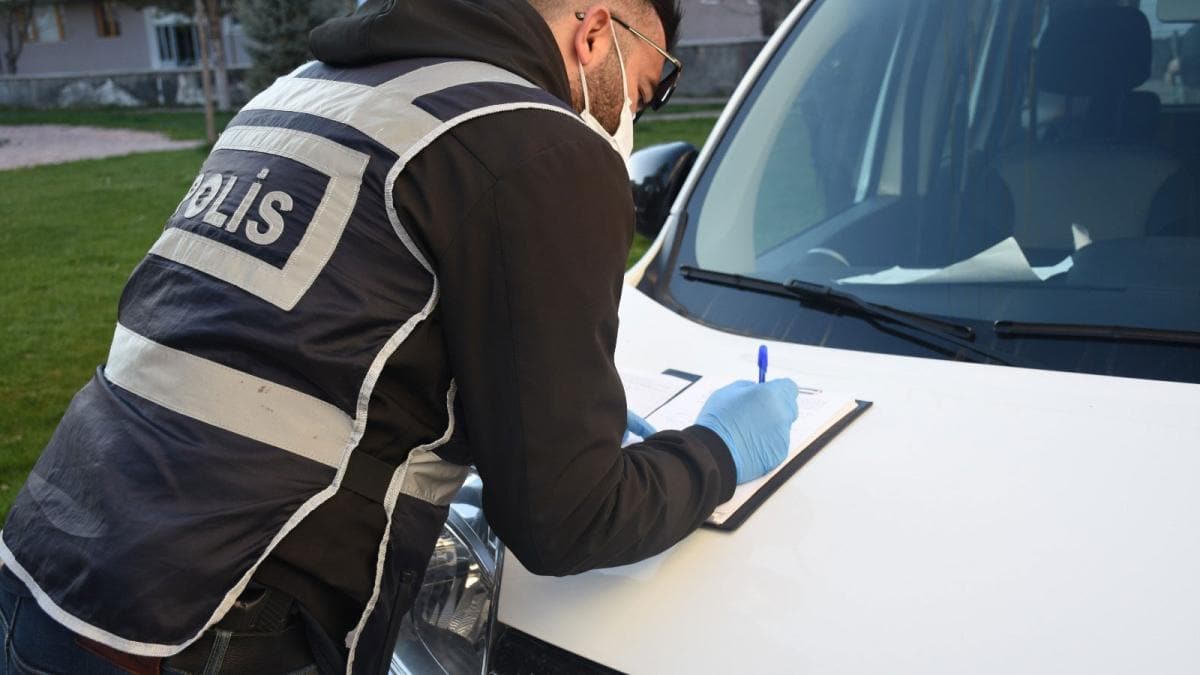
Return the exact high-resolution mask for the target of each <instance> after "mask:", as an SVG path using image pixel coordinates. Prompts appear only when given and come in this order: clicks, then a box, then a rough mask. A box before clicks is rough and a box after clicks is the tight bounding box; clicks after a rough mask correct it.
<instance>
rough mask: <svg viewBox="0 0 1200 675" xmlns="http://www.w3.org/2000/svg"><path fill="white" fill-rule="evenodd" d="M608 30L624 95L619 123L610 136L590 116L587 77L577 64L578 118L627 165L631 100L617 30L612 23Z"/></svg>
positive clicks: (631, 147)
mask: <svg viewBox="0 0 1200 675" xmlns="http://www.w3.org/2000/svg"><path fill="white" fill-rule="evenodd" d="M609 28H612V31H613V44H614V45H615V46H616V48H617V63H618V64H619V65H620V66H621V93H622V94H624V97H623V98H624V103H623V104H622V105H621V122H620V124H618V125H617V133H616V134H614V135H610V134H609V133H608V129H605V128H604V125H603V124H601V123H600V120H598V119H596V117H595V116H594V115H592V111H591V101H590V100H589V98H588V86H587V75H585V74H584V72H583V64H582V63H580V64H579V81H580V83H581V84H582V85H583V112H581V113H579V116H580V117H582V118H583V121H584V122H586V123H587V125H588V126H589V127H591V128H592V129H593V130H595V131H596V133H598V134H600V135H601V136H603V137H604V138H605V139H607V140H608V142H609V143H611V144H612V146H613V150H616V151H617V153H618V154H620V155H621V159H623V160H625V163H626V164H629V156H630V155H632V154H633V99H631V98H629V88H628V86H627V85H626V80H625V59H623V58H622V57H621V44H620V42H619V41H618V40H617V29H616V27H615V26H614V25H613V22H609Z"/></svg>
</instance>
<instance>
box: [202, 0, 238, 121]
mask: <svg viewBox="0 0 1200 675" xmlns="http://www.w3.org/2000/svg"><path fill="white" fill-rule="evenodd" d="M206 2H207V4H208V42H209V44H210V45H211V46H212V51H211V52H209V53H210V54H212V67H213V79H214V81H215V82H216V88H217V109H218V110H220V111H222V112H224V111H227V110H229V109H230V108H232V107H233V104H232V102H231V101H230V99H229V68H228V65H227V64H226V61H225V31H224V28H223V27H222V23H221V7H220V5H221V3H220V2H219V0H206Z"/></svg>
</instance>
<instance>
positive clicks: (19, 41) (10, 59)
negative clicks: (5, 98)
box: [0, 0, 35, 75]
mask: <svg viewBox="0 0 1200 675" xmlns="http://www.w3.org/2000/svg"><path fill="white" fill-rule="evenodd" d="M34 2H35V0H0V22H3V24H4V72H5V73H7V74H9V75H16V74H17V62H18V61H20V60H21V50H22V49H24V48H25V39H26V38H27V37H28V36H29V29H30V27H31V26H32V25H33V4H34Z"/></svg>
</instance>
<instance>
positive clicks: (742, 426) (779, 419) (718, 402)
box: [696, 379, 800, 485]
mask: <svg viewBox="0 0 1200 675" xmlns="http://www.w3.org/2000/svg"><path fill="white" fill-rule="evenodd" d="M799 394H800V390H799V388H797V387H796V383H795V382H792V381H791V380H788V379H782V380H772V381H770V382H767V383H765V384H755V383H753V382H748V381H745V380H742V381H739V382H734V383H733V384H731V385H729V386H727V387H723V388H721V389H718V390H717V391H716V392H714V393H713V395H712V396H710V397H709V399H708V401H707V402H706V403H705V404H704V407H703V408H702V409H701V410H700V416H699V417H698V418H696V424H698V425H700V426H703V427H708V428H709V429H712V430H713V432H715V433H716V434H717V435H718V436H720V437H721V440H723V441H725V445H727V446H729V451H730V452H731V453H732V454H733V464H734V466H735V467H737V482H738V485H741V484H742V483H745V482H747V481H751V480H754V479H755V478H758V477H760V476H763V475H765V474H766V473H767V472H769V471H770V470H771V469H774V468H775V467H776V466H779V463H780V462H782V461H783V458H784V457H787V453H788V445H789V439H790V432H791V428H792V423H793V422H795V421H796V418H797V417H799V416H800V411H799V408H798V407H797V405H796V397H797V396H798V395H799Z"/></svg>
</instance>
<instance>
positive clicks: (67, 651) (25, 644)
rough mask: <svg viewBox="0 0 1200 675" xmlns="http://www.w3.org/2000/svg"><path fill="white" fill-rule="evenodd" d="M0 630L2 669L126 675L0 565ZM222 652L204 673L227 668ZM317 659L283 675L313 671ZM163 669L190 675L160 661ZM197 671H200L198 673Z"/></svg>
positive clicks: (41, 674)
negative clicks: (54, 616)
mask: <svg viewBox="0 0 1200 675" xmlns="http://www.w3.org/2000/svg"><path fill="white" fill-rule="evenodd" d="M0 635H3V640H4V653H3V655H2V658H0V675H129V671H127V670H125V669H124V668H121V667H119V666H117V665H115V664H113V663H112V662H110V661H108V660H107V659H105V658H103V657H101V656H99V655H97V654H93V653H92V652H90V651H88V650H87V649H85V648H83V647H82V646H80V644H79V643H78V642H77V641H76V640H77V636H76V635H75V633H73V632H71V631H69V630H67V629H66V628H63V627H62V626H61V625H59V623H58V622H57V621H55V620H54V619H51V618H50V617H49V616H48V615H47V614H46V613H45V612H44V611H42V608H41V607H39V606H38V604H37V601H35V600H34V599H33V594H32V593H30V592H29V590H28V589H27V588H26V587H25V584H23V583H21V582H20V581H19V580H18V579H16V578H15V577H14V576H12V573H11V572H9V571H8V570H7V569H3V568H0ZM221 661H222V659H221V657H220V656H217V657H216V658H212V657H211V655H210V660H209V663H208V664H207V667H206V668H205V670H204V671H203V672H204V673H228V672H230V671H229V670H228V669H223V668H221V665H222V664H221ZM318 672H319V670H318V668H317V666H316V665H311V666H307V667H305V668H301V669H299V670H294V671H292V672H290V673H288V674H287V675H316V674H317V673H318ZM162 674H163V675H193V674H192V673H188V672H186V671H183V670H179V669H176V668H172V667H171V665H170V662H169V660H168V661H166V662H164V663H163V664H162ZM195 675H200V674H199V673H196V674H195Z"/></svg>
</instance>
